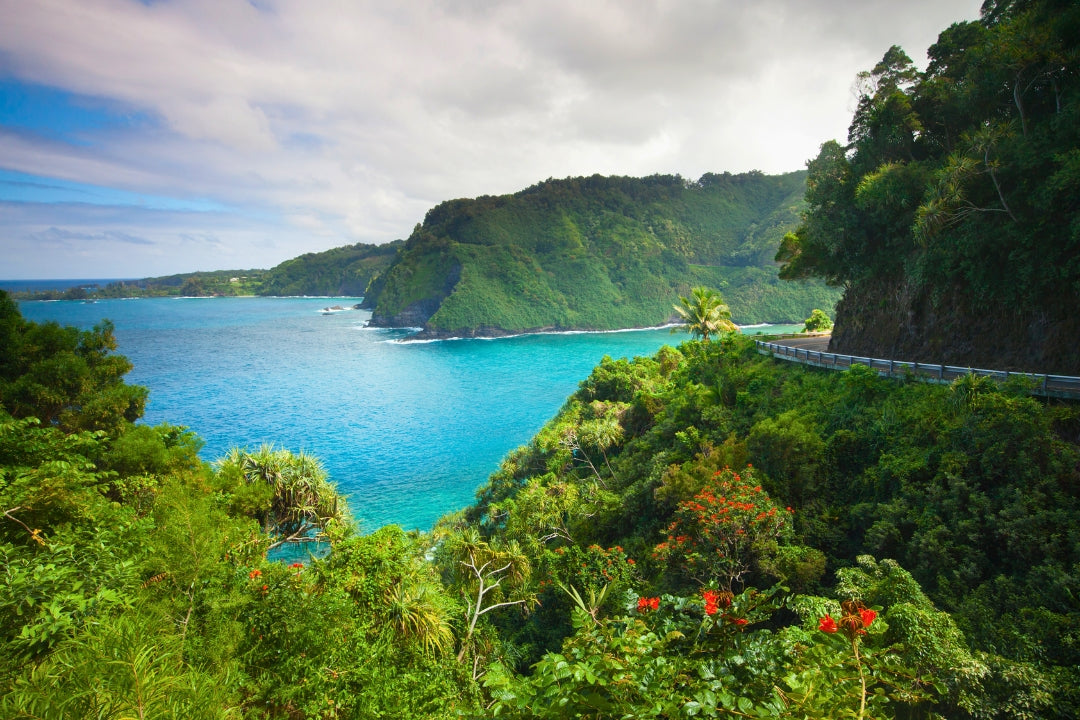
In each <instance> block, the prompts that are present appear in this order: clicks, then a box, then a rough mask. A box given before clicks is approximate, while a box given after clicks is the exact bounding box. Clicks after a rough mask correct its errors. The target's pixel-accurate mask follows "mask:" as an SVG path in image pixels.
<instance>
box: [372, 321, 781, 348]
mask: <svg viewBox="0 0 1080 720" xmlns="http://www.w3.org/2000/svg"><path fill="white" fill-rule="evenodd" d="M798 324H799V323H754V324H750V325H737V326H736V327H737V328H738V329H739V332H740V333H742V334H744V335H748V334H749V333H745V332H743V331H744V330H753V329H758V328H769V327H776V326H789V325H790V326H796V325H798ZM681 326H682V323H665V324H663V325H650V326H640V327H628V328H614V329H609V330H590V329H566V330H557V329H554V328H534V329H529V330H517V331H509V330H503V329H502V328H478V329H477V330H475V331H473V332H472V334H468V335H462V334H455V333H452V332H448V331H438V330H426V329H422V328H421V329H420V330H419V331H418V332H416V333H413V334H412V335H409V336H407V337H403V338H399V339H396V340H393V341H391V342H395V343H402V344H408V343H416V344H420V343H432V342H443V341H448V340H503V339H509V338H517V337H528V336H531V335H602V334H607V333H627V332H649V331H652V330H669V329H672V328H678V327H681ZM364 327H369V328H372V329H378V330H411V329H416V328H415V327H384V326H381V325H365V326H364ZM672 334H673V335H675V334H677V333H672ZM758 334H763V335H765V334H768V333H758Z"/></svg>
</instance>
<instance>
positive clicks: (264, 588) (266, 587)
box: [262, 585, 270, 592]
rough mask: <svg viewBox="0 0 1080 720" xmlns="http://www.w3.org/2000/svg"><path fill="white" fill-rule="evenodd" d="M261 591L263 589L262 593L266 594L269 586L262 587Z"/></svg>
mask: <svg viewBox="0 0 1080 720" xmlns="http://www.w3.org/2000/svg"><path fill="white" fill-rule="evenodd" d="M262 589H263V592H266V591H267V590H269V589H270V586H269V585H263V588H262Z"/></svg>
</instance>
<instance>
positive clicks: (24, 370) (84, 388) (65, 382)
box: [0, 291, 147, 435]
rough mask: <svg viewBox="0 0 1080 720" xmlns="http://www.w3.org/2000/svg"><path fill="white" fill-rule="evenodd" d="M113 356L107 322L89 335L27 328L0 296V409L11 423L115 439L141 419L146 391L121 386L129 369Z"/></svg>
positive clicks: (55, 327) (49, 326) (46, 326)
mask: <svg viewBox="0 0 1080 720" xmlns="http://www.w3.org/2000/svg"><path fill="white" fill-rule="evenodd" d="M115 350H116V338H115V337H114V336H113V326H112V323H110V322H109V321H107V320H106V321H104V322H102V323H101V324H99V325H97V326H95V327H94V328H93V329H92V330H79V329H78V328H74V327H70V326H67V327H62V326H60V325H59V324H57V323H55V322H48V323H35V322H30V321H27V320H24V319H23V317H22V315H21V314H20V313H19V307H18V305H16V304H15V302H14V301H13V300H11V298H10V297H9V296H8V295H7V293H5V292H3V291H0V406H2V407H3V408H5V409H6V410H7V411H8V412H9V413H11V415H12V416H13V417H16V418H27V417H36V418H38V419H39V420H41V421H42V422H43V423H45V424H46V425H53V426H56V427H59V428H60V429H61V430H64V431H65V432H72V431H78V430H105V431H106V432H108V433H110V434H111V435H116V434H118V433H119V432H120V429H121V428H122V427H123V426H124V425H125V424H126V423H127V422H134V421H135V420H138V419H139V418H140V417H141V416H142V413H143V407H144V406H145V404H146V396H147V391H146V388H144V387H140V386H138V385H127V384H125V383H124V380H123V376H124V375H125V374H126V373H127V372H128V371H129V370H131V363H130V362H129V361H128V359H127V358H125V357H124V356H123V355H118V354H116V353H115V352H114V351H115Z"/></svg>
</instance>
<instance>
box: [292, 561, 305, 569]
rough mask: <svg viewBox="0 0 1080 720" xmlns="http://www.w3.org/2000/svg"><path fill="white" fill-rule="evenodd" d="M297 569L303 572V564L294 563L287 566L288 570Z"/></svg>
mask: <svg viewBox="0 0 1080 720" xmlns="http://www.w3.org/2000/svg"><path fill="white" fill-rule="evenodd" d="M297 568H298V569H300V570H303V569H304V563H302V562H294V563H293V564H292V565H290V566H289V569H290V570H293V569H297Z"/></svg>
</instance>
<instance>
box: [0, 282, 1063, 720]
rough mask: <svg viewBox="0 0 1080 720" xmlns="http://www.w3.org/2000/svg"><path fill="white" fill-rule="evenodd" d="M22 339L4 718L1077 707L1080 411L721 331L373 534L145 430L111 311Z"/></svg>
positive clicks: (9, 382)
mask: <svg viewBox="0 0 1080 720" xmlns="http://www.w3.org/2000/svg"><path fill="white" fill-rule="evenodd" d="M0 336H2V338H0V339H2V340H3V342H2V343H0V348H3V355H2V357H0V401H2V404H3V408H2V410H0V554H2V555H3V564H2V568H3V570H2V573H3V578H2V580H0V645H2V648H0V687H2V691H0V716H3V717H27V718H30V717H33V718H84V717H98V718H124V717H184V718H203V717H207V718H212V717H222V718H225V717H236V718H239V717H251V718H300V717H311V718H369V717H382V718H417V717H424V718H427V717H436V718H437V717H457V716H459V714H462V715H464V716H466V717H488V716H504V717H523V718H524V717H553V718H554V717H560V718H561V717H587V718H601V717H604V718H606V717H658V718H659V717H663V718H670V717H684V716H685V717H692V716H702V717H718V716H725V717H747V716H749V717H778V718H833V717H840V716H852V717H858V716H861V717H903V718H916V717H925V718H934V717H949V718H1036V717H1076V714H1077V711H1078V709H1080V705H1078V703H1080V698H1078V697H1077V692H1076V688H1077V687H1078V686H1080V677H1078V671H1077V668H1078V667H1080V624H1078V621H1080V606H1078V602H1077V597H1080V594H1078V593H1080V580H1078V578H1080V531H1078V528H1077V526H1076V524H1077V517H1080V514H1078V512H1077V511H1078V510H1080V508H1078V504H1080V498H1078V494H1077V486H1078V485H1077V481H1078V480H1080V408H1078V407H1077V406H1076V404H1070V403H1063V402H1047V401H1041V400H1036V399H1033V398H1031V397H1029V396H1028V395H1027V394H1026V393H1025V391H1024V388H1023V387H1021V386H1019V385H1010V386H1005V387H1001V386H998V385H996V384H994V383H993V382H991V381H989V380H974V379H965V380H961V381H957V382H956V383H954V384H953V385H952V386H938V385H929V384H924V383H921V382H918V381H916V380H911V381H909V382H896V381H889V380H884V379H881V378H878V377H877V376H876V375H874V374H873V373H872V372H870V371H869V370H867V369H865V368H861V367H856V368H853V369H852V370H850V371H847V372H844V373H832V372H828V371H825V370H818V369H808V368H802V367H799V366H792V365H789V364H786V363H783V362H781V361H779V360H773V359H772V358H770V357H766V356H762V355H760V354H758V353H757V352H756V351H755V346H754V345H753V341H751V340H749V339H747V338H744V337H742V336H739V335H735V334H727V335H722V336H720V339H719V340H713V341H711V342H705V341H691V342H688V343H685V344H683V345H682V346H680V347H679V348H670V347H666V348H663V349H662V350H661V351H660V352H659V353H657V354H656V355H655V356H654V357H652V358H637V359H634V360H625V359H623V360H611V359H605V360H604V361H603V362H602V363H601V364H600V365H599V366H598V367H597V368H596V369H595V370H594V371H593V373H592V374H591V375H590V376H589V378H587V379H586V380H585V381H583V382H582V383H581V387H580V389H579V390H578V391H577V392H576V393H575V394H574V395H573V396H572V397H571V398H570V399H569V400H568V401H567V403H566V405H565V406H564V408H563V409H562V411H561V412H560V413H559V415H558V416H557V417H556V418H554V419H553V420H551V421H550V422H549V423H548V424H547V425H546V426H545V427H544V428H543V430H541V432H539V433H538V434H537V436H536V438H534V440H533V441H532V442H531V443H530V444H529V445H527V446H525V447H523V448H521V449H519V450H518V451H516V452H514V453H512V454H511V455H510V456H508V457H507V459H506V460H505V461H504V462H503V464H502V466H501V467H500V469H499V471H498V472H496V473H495V474H494V475H492V477H491V479H490V480H489V481H488V483H487V484H486V485H485V486H483V487H482V488H481V490H480V491H479V493H478V500H477V503H476V504H475V505H474V506H473V507H470V508H468V509H466V510H465V511H463V512H460V513H457V514H455V515H451V516H448V517H446V518H444V519H443V520H442V521H440V523H439V524H438V525H437V526H436V528H435V529H434V530H433V532H431V533H424V534H419V533H415V532H410V533H406V532H403V531H402V530H400V529H399V528H396V527H392V526H391V527H385V528H381V529H379V530H377V531H375V532H374V533H371V534H369V535H359V534H357V533H356V531H355V529H354V527H353V524H352V522H351V520H350V519H349V515H348V510H347V508H346V507H345V505H344V502H343V499H342V498H340V497H338V496H337V493H336V491H335V489H334V487H333V485H332V484H330V483H329V482H328V481H327V478H326V476H325V473H324V472H323V471H322V470H321V468H320V467H319V466H318V463H317V461H315V460H314V459H312V458H310V457H307V456H304V455H302V454H301V455H296V454H293V453H291V452H289V451H287V450H283V449H274V448H272V447H263V448H260V449H257V450H237V451H234V452H233V453H230V454H229V456H227V457H225V458H222V459H220V460H219V461H218V462H216V463H214V464H212V465H208V464H206V463H204V462H202V461H200V460H199V458H198V456H197V455H196V452H197V450H198V448H199V444H200V443H199V440H198V438H197V437H195V436H194V435H193V434H192V433H190V432H189V431H187V430H185V429H183V428H177V427H172V426H168V425H160V426H155V427H150V426H146V425H135V424H132V421H133V420H134V419H136V418H137V417H138V415H139V413H140V412H141V406H142V402H143V401H144V398H145V391H143V390H142V389H140V388H134V387H131V386H128V385H125V384H124V383H123V381H122V376H123V374H124V373H125V372H126V370H127V369H128V365H127V363H126V361H124V360H123V358H121V357H119V356H117V355H115V354H114V353H113V352H112V349H113V347H114V343H113V341H112V337H111V332H110V328H109V327H108V326H107V325H106V326H101V327H98V328H95V329H94V330H91V331H78V330H75V329H71V328H61V327H58V326H56V325H55V324H44V325H39V324H36V323H31V322H27V321H25V320H23V319H22V318H21V317H20V316H19V313H18V310H17V308H16V306H15V305H14V303H12V302H11V301H10V300H9V299H7V297H6V296H0ZM68 378H75V379H76V380H75V381H73V382H67V379H68ZM403 471H407V470H403ZM316 535H317V536H318V537H320V538H321V539H322V540H323V547H324V548H325V549H328V552H326V553H324V554H322V556H321V557H320V558H319V559H314V558H308V559H305V561H304V562H296V561H295V558H289V559H285V560H269V559H268V557H267V552H268V550H270V549H271V548H272V547H273V546H275V545H276V546H281V545H283V544H286V543H288V541H290V540H302V539H307V538H312V537H315V536H316ZM272 557H273V556H272Z"/></svg>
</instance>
